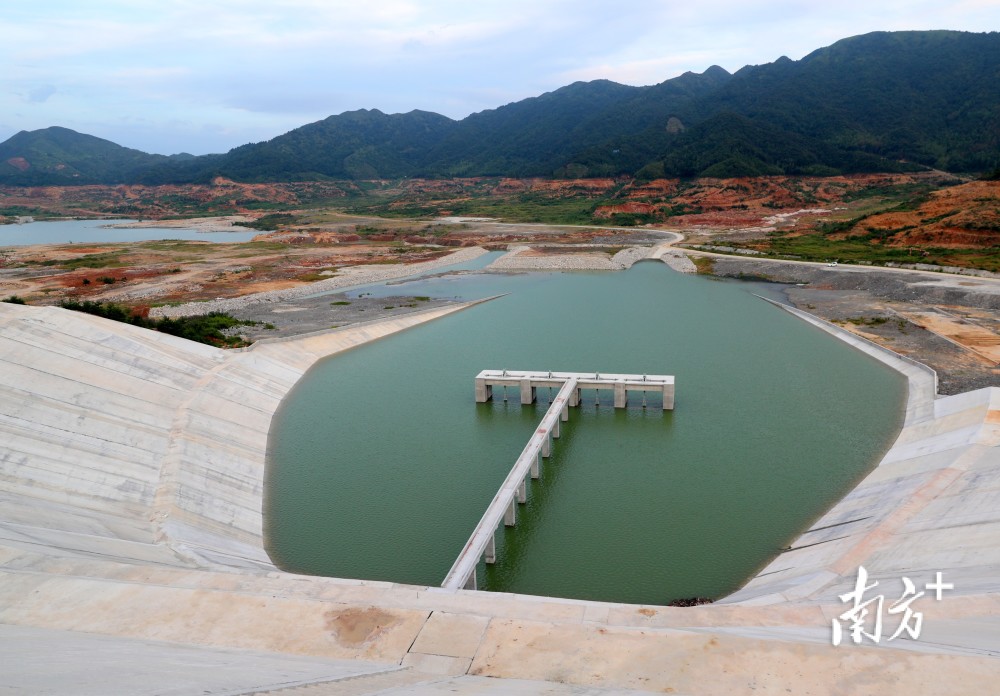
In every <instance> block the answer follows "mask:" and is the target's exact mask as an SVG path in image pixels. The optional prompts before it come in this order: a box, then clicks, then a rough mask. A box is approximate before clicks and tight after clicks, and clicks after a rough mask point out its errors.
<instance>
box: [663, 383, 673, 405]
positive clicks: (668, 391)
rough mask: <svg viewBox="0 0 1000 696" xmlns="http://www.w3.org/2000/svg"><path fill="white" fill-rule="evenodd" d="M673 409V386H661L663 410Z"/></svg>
mask: <svg viewBox="0 0 1000 696" xmlns="http://www.w3.org/2000/svg"><path fill="white" fill-rule="evenodd" d="M673 408H674V385H672V384H665V385H663V410H664V411H672V410H673Z"/></svg>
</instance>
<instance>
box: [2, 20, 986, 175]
mask: <svg viewBox="0 0 1000 696" xmlns="http://www.w3.org/2000/svg"><path fill="white" fill-rule="evenodd" d="M998 164H1000V33H997V32H989V33H967V32H955V31H919V32H875V33H871V34H865V35H863V36H856V37H853V38H849V39H844V40H842V41H838V42H837V43H835V44H833V45H831V46H828V47H826V48H821V49H819V50H816V51H814V52H813V53H810V54H809V55H807V56H806V57H804V58H802V59H801V60H797V61H793V60H790V59H788V58H785V57H782V58H779V59H778V60H776V61H774V62H773V63H768V64H765V65H757V66H747V67H744V68H742V69H740V70H739V71H737V72H735V73H729V72H727V71H726V70H724V69H722V68H720V67H718V66H713V67H711V68H709V69H708V70H706V71H705V72H703V73H701V74H695V73H685V74H683V75H681V76H679V77H676V78H673V79H670V80H667V81H665V82H662V83H660V84H657V85H653V86H648V87H630V86H627V85H621V84H617V83H615V82H610V81H608V80H596V81H592V82H577V83H574V84H571V85H568V86H566V87H562V88H560V89H557V90H555V91H553V92H549V93H546V94H542V95H540V96H538V97H532V98H530V99H525V100H523V101H519V102H515V103H512V104H508V105H506V106H502V107H499V108H497V109H491V110H487V111H482V112H479V113H475V114H472V115H470V116H468V117H466V118H464V119H461V120H458V121H456V120H453V119H450V118H447V117H445V116H441V115H439V114H435V113H430V112H426V111H411V112H409V113H405V114H384V113H382V112H380V111H378V110H359V111H350V112H346V113H342V114H339V115H336V116H330V117H329V118H326V119H323V120H322V121H317V122H315V123H310V124H308V125H304V126H302V127H300V128H296V129H294V130H292V131H289V132H288V133H285V134H283V135H280V136H278V137H276V138H273V139H271V140H268V141H266V142H260V143H249V144H247V145H242V146H240V147H237V148H234V149H233V150H230V151H229V152H228V153H225V154H218V155H203V156H193V155H188V154H181V155H172V156H169V157H167V156H163V155H150V154H147V153H144V152H140V151H138V150H132V149H129V148H124V147H121V146H119V145H116V144H114V143H112V142H110V141H107V140H102V139H100V138H95V137H93V136H89V135H83V134H80V133H76V132H74V131H71V130H68V129H65V128H58V127H53V128H46V129H43V130H37V131H31V132H27V131H22V132H20V133H18V134H16V135H15V136H13V137H12V138H10V139H9V140H7V141H6V142H4V143H0V183H4V184H11V185H39V184H73V183H79V184H84V183H87V184H90V183H100V184H116V183H145V184H164V183H190V182H207V181H211V180H212V179H213V178H215V177H217V176H224V177H227V178H230V179H234V180H237V181H247V182H255V181H296V180H322V179H377V178H400V177H431V178H433V177H466V176H508V177H535V176H538V177H556V178H581V177H597V176H601V177H604V176H636V177H639V178H647V179H652V178H659V177H665V176H666V177H691V176H709V177H711V176H716V177H730V176H757V175H770V174H806V175H809V174H812V175H834V174H840V173H856V172H888V171H909V170H919V169H928V168H931V169H942V170H946V171H952V172H983V171H990V170H994V169H996V168H997V166H998Z"/></svg>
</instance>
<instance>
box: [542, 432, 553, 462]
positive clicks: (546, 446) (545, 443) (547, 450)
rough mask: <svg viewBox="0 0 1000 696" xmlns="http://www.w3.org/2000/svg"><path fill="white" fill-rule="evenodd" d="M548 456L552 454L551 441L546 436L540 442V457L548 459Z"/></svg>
mask: <svg viewBox="0 0 1000 696" xmlns="http://www.w3.org/2000/svg"><path fill="white" fill-rule="evenodd" d="M550 454H552V440H551V439H550V438H549V436H548V435H546V436H545V439H544V440H542V456H543V457H548V456H549V455H550Z"/></svg>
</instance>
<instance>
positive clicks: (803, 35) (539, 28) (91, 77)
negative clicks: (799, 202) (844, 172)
mask: <svg viewBox="0 0 1000 696" xmlns="http://www.w3.org/2000/svg"><path fill="white" fill-rule="evenodd" d="M913 29H956V30H964V31H995V30H998V29H1000V0H960V1H958V2H946V1H941V0H889V1H881V0H837V1H836V2H816V0H775V1H773V2H754V1H753V0H693V1H692V0H632V1H630V2H621V1H618V2H610V1H609V0H504V1H503V2H500V1H498V0H369V1H368V2H364V0H350V1H342V0H267V1H264V0H156V1H155V2H153V1H147V0H85V1H82V0H42V1H32V0H0V36H2V37H3V39H2V41H0V66H3V69H2V71H0V141H3V140H6V139H7V138H9V137H10V136H11V135H14V134H15V133H17V132H18V131H20V130H36V129H39V128H46V127H49V126H63V127H65V128H72V129H73V130H76V131H80V132H82V133H88V134H90V135H96V136H98V137H101V138H106V139H108V140H111V141H113V142H116V143H118V144H120V145H125V146H126V147H132V148H136V149H140V150H144V151H146V152H154V153H160V154H173V153H177V152H190V153H192V154H205V153H209V152H225V151H227V150H229V149H230V148H233V147H236V146H237V145H242V144H245V143H248V142H259V141H262V140H268V139H270V138H273V137H275V136H277V135H280V134H282V133H285V132H287V131H289V130H291V129H293V128H296V127H298V126H301V125H304V124H306V123H311V122H313V121H318V120H320V119H323V118H326V117H327V116H330V115H332V114H339V113H342V112H344V111H353V110H355V109H379V110H381V111H384V112H386V113H399V112H407V111H411V110H413V109H422V110H425V111H434V112H437V113H440V114H444V115H445V116H449V117H451V118H455V119H460V118H463V117H465V116H467V115H469V114H470V113H473V112H477V111H482V110H485V109H493V108H496V107H499V106H502V105H504V104H508V103H510V102H514V101H518V100H521V99H525V98H527V97H532V96H537V95H539V94H542V93H544V92H549V91H552V90H554V89H558V88H559V87H562V86H564V85H567V84H570V83H572V82H575V81H578V80H596V79H609V80H614V81H616V82H621V83H623V84H629V85H649V84H656V83H659V82H663V81H664V80H667V79H670V78H672V77H676V76H678V75H680V74H682V73H684V72H686V71H693V72H698V73H700V72H703V71H704V70H705V69H707V68H709V67H711V66H712V65H720V66H722V67H723V68H725V69H726V70H729V71H730V72H734V71H736V70H738V69H739V68H741V67H743V66H744V65H759V64H763V63H770V62H772V61H774V60H776V59H777V58H779V57H781V56H788V57H789V58H792V59H793V60H798V59H800V58H802V57H804V56H805V55H807V54H808V53H811V52H812V51H814V50H815V49H817V48H821V47H823V46H828V45H830V44H832V43H834V42H835V41H837V40H839V39H842V38H846V37H849V36H856V35H858V34H865V33H868V32H870V31H899V30H913Z"/></svg>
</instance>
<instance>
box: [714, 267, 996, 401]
mask: <svg viewBox="0 0 1000 696" xmlns="http://www.w3.org/2000/svg"><path fill="white" fill-rule="evenodd" d="M711 260H712V263H711V266H712V267H711V273H712V274H713V275H717V276H720V277H726V278H740V279H744V280H758V281H768V282H772V283H780V285H777V286H774V287H775V288H776V289H780V291H781V292H782V293H783V294H784V296H785V297H786V299H787V301H788V303H789V304H792V305H793V306H795V307H798V308H799V309H802V310H805V311H807V312H810V313H812V314H815V315H817V316H819V317H822V318H823V319H826V320H828V321H832V322H835V323H837V324H839V325H841V326H843V327H844V328H846V329H848V330H850V331H853V332H854V333H857V334H858V335H860V336H863V337H865V338H868V339H869V340H873V341H875V342H877V343H880V344H882V345H884V346H886V347H887V348H890V349H891V350H894V351H896V352H897V353H900V354H902V355H907V356H909V357H911V358H913V359H914V360H917V361H919V362H922V363H924V364H925V365H928V366H930V367H931V368H933V369H935V370H936V371H937V373H938V379H939V391H940V393H942V394H957V393H960V392H964V391H969V390H972V389H980V388H982V387H990V386H1000V355H998V354H997V352H996V350H997V346H1000V283H998V282H991V281H989V280H984V279H983V280H981V279H972V278H965V277H961V276H952V275H946V274H936V273H935V274H921V273H908V272H904V271H890V270H876V269H851V268H848V267H844V266H838V267H824V266H818V265H807V264H796V263H781V262H775V261H763V260H754V259H744V258H737V257H720V256H714V257H711ZM706 270H707V269H706Z"/></svg>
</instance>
